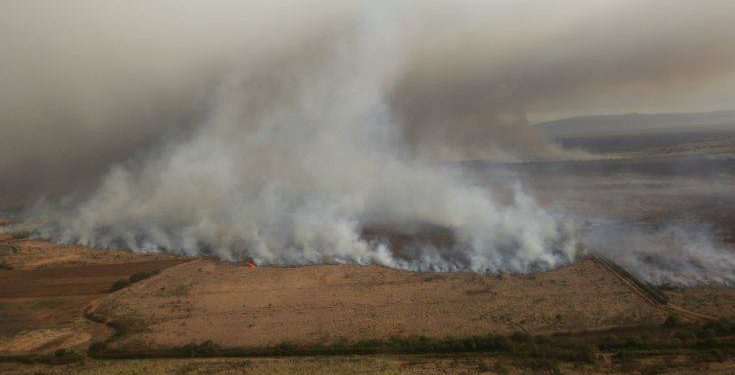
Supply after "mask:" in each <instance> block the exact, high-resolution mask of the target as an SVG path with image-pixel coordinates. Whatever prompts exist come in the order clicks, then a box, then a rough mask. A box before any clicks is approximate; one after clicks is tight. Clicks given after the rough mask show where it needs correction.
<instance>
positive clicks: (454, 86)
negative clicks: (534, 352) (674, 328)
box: [0, 0, 735, 272]
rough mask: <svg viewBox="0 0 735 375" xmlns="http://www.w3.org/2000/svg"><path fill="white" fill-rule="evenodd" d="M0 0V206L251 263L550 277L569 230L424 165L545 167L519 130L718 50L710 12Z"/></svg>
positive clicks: (721, 37)
mask: <svg viewBox="0 0 735 375" xmlns="http://www.w3.org/2000/svg"><path fill="white" fill-rule="evenodd" d="M0 7H2V9H0V10H2V11H1V12H0V43H1V44H0V50H2V53H3V55H4V56H7V61H4V62H3V63H2V64H3V65H4V66H3V68H7V69H1V71H2V73H0V87H3V89H2V90H1V91H0V92H1V94H0V95H2V99H3V100H0V113H2V116H0V121H2V128H0V174H1V175H2V176H5V177H6V179H7V182H6V183H3V184H2V191H0V196H2V199H3V200H4V202H0V203H6V204H13V203H17V202H28V201H30V200H31V199H35V198H38V197H39V196H45V195H48V196H51V197H52V198H53V197H58V196H70V197H71V198H69V200H68V201H66V202H64V203H60V204H58V205H53V207H51V206H50V205H48V204H44V205H42V206H40V208H38V209H36V210H34V211H32V214H31V216H33V218H32V219H30V220H33V221H35V222H36V223H40V228H42V230H41V231H42V234H43V235H44V236H46V237H49V238H53V239H56V240H60V241H73V242H79V243H82V244H85V245H90V246H125V247H129V248H133V249H139V250H147V251H156V250H161V249H165V250H168V251H181V252H185V253H190V254H193V253H198V252H201V251H203V249H204V250H206V251H209V252H211V253H214V254H217V255H219V256H221V257H224V258H228V259H240V258H242V257H246V256H247V257H253V258H254V259H255V260H256V261H258V262H262V263H280V264H291V263H314V262H324V261H334V262H358V263H379V264H385V265H391V266H396V267H403V268H411V269H438V270H457V269H471V270H476V271H500V270H510V271H519V272H528V271H531V270H535V269H546V268H550V267H554V266H556V265H559V264H563V263H566V262H569V261H571V260H572V259H574V257H575V256H576V255H575V251H574V249H575V241H574V235H573V231H572V230H571V229H570V227H571V224H570V223H567V222H566V221H565V220H563V219H561V218H559V217H558V216H557V215H556V214H554V213H551V212H548V211H546V210H544V209H543V208H541V207H539V206H538V205H537V204H536V203H535V202H534V200H533V199H532V198H531V197H529V196H528V195H526V194H524V193H523V191H522V190H521V189H516V190H515V192H514V194H513V196H512V197H511V198H509V199H504V198H501V197H498V196H496V195H495V194H494V193H493V192H491V191H488V190H487V189H486V188H485V187H480V186H476V185H473V184H471V183H469V182H463V181H467V179H465V178H463V176H461V175H460V174H459V173H460V172H458V171H455V170H452V169H451V168H450V167H446V166H438V165H437V163H435V161H437V160H457V159H468V158H487V157H493V158H497V159H501V158H502V159H514V160H529V159H539V158H560V157H565V155H568V154H567V151H565V150H562V149H559V148H558V147H556V146H555V145H552V144H550V143H548V142H546V140H545V139H543V137H542V136H541V135H539V134H538V133H535V132H534V131H533V130H532V129H531V128H529V127H528V126H527V125H528V124H529V122H530V121H531V120H529V119H530V118H542V117H544V116H550V115H553V114H557V113H565V112H570V111H575V110H578V108H580V107H585V108H591V109H594V110H599V109H601V108H602V109H604V108H605V107H601V106H600V105H599V103H601V102H606V103H607V102H609V105H610V106H611V107H610V108H618V107H620V104H621V100H612V101H610V100H609V99H610V98H619V96H620V90H622V89H625V90H627V91H626V93H630V94H632V95H631V96H632V98H631V99H625V100H630V101H631V102H634V103H637V104H636V105H639V106H640V105H643V106H646V108H657V106H660V105H661V99H660V95H655V94H656V93H657V92H658V91H659V90H660V89H662V88H665V87H670V86H671V85H680V84H685V85H693V84H696V85H700V86H701V87H705V88H707V87H710V86H711V87H715V88H716V85H715V84H714V83H713V82H721V81H722V79H724V78H723V77H725V78H727V77H731V76H733V66H732V64H731V61H733V58H735V48H733V43H735V35H734V34H735V32H734V31H733V30H732V28H731V27H729V22H730V20H729V17H727V15H728V14H732V10H735V9H732V8H733V5H732V3H731V2H725V1H722V2H716V1H713V2H709V3H708V4H707V5H701V4H700V5H694V4H691V3H690V2H684V1H673V2H672V1H652V2H648V3H646V4H645V5H641V4H639V3H638V2H634V1H622V2H620V1H617V2H613V1H600V2H592V3H591V4H589V3H588V2H577V1H569V2H565V3H564V4H556V5H553V6H552V5H539V4H537V2H535V1H521V2H515V3H513V4H507V3H501V2H493V1H490V2H476V1H456V2H443V1H429V2H418V1H416V2H411V1H399V2H395V3H394V4H391V5H386V4H375V3H374V2H362V1H319V2H303V1H287V0H284V1H277V2H249V1H245V2H243V1H226V0H221V1H214V2H213V1H196V0H193V1H188V2H186V3H185V4H182V3H181V2H174V1H158V2H153V3H151V2H149V1H140V0H131V1H127V2H125V3H120V2H117V3H112V2H109V3H100V2H98V1H91V0H71V1H67V2H64V3H63V4H62V3H48V2H41V1H32V0H31V1H22V2H21V1H6V2H4V3H3V5H2V6H0ZM662 13H663V14H665V17H660V16H659V15H660V14H662ZM651 19H655V20H657V21H656V22H649V21H650V20H651ZM694 19H697V20H698V21H694V22H695V23H694V24H691V20H694ZM684 21H686V22H687V23H688V24H689V26H691V27H689V28H688V33H687V35H686V37H685V38H682V37H681V35H680V33H679V30H680V27H681V23H682V22H684ZM728 79H729V78H728ZM712 85H714V86H712ZM713 90H714V89H713ZM591 91H592V92H595V93H596V94H595V95H590V94H589V92H591ZM715 91H717V90H715ZM712 92H713V91H712V90H710V91H708V90H706V89H702V90H692V92H689V93H688V94H687V98H688V99H692V97H693V98H694V99H692V100H690V102H694V103H697V100H699V101H701V102H702V103H705V102H706V103H708V105H711V102H712V101H711V100H710V99H711V95H712V94H711V93H712ZM718 92H719V91H718ZM668 99H671V98H668ZM705 99H706V100H705ZM625 100H623V101H625ZM669 101H670V100H669ZM628 108H630V107H628ZM71 193H74V194H72V195H69V194H71ZM52 200H53V199H52ZM373 226H382V227H389V228H392V229H394V230H396V231H398V232H402V233H416V232H421V231H423V230H426V229H425V228H448V230H449V231H450V233H451V236H450V237H451V241H450V242H451V246H448V247H447V246H444V247H442V246H433V245H431V244H428V245H427V244H424V245H422V247H421V249H419V250H417V249H410V248H407V249H397V248H395V246H390V243H389V241H387V240H385V239H382V238H379V237H378V238H366V236H365V235H364V234H365V232H366V231H369V229H370V228H371V227H373Z"/></svg>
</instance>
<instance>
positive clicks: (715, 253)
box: [583, 224, 735, 286]
mask: <svg viewBox="0 0 735 375" xmlns="http://www.w3.org/2000/svg"><path fill="white" fill-rule="evenodd" d="M584 237H585V238H584V240H583V241H584V242H585V244H586V245H587V246H589V247H590V248H592V249H595V250H596V251H600V252H602V253H603V254H605V255H606V256H608V257H609V258H611V259H612V260H614V261H615V262H616V263H618V264H620V265H622V266H623V267H625V269H627V270H630V271H632V272H633V273H634V274H635V275H636V277H638V278H639V279H641V280H644V281H646V282H648V283H651V284H653V285H671V286H692V285H697V284H722V285H735V256H733V253H732V250H730V249H728V248H727V247H726V246H725V245H724V244H722V243H721V242H720V241H719V240H718V239H717V237H716V236H715V235H714V232H713V230H712V229H711V228H708V227H707V226H703V225H701V224H700V225H694V224H669V225H666V226H665V227H663V228H659V229H655V228H649V227H646V226H641V225H634V224H619V225H612V226H604V227H601V228H599V229H597V230H590V231H587V232H586V233H585V236H584Z"/></svg>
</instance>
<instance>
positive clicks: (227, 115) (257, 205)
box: [44, 7, 575, 272]
mask: <svg viewBox="0 0 735 375" xmlns="http://www.w3.org/2000/svg"><path fill="white" fill-rule="evenodd" d="M393 11H395V10H394V9H386V8H385V7H381V8H379V9H365V10H364V11H363V12H361V18H360V19H358V20H357V21H356V22H355V23H354V24H353V25H352V26H351V27H349V28H347V29H345V30H344V32H342V33H340V34H339V35H338V36H336V37H334V38H331V39H328V40H320V41H319V42H318V44H316V45H313V46H311V48H314V52H313V55H311V56H308V58H306V59H304V54H303V52H302V51H299V52H298V54H297V55H296V56H293V55H291V54H289V53H284V54H281V55H275V57H273V58H271V59H266V60H264V61H260V62H259V63H257V64H250V65H248V64H244V65H243V66H241V67H240V68H238V69H237V71H236V72H234V73H233V74H232V75H230V76H228V77H227V78H226V79H225V81H224V82H223V83H222V85H221V87H220V89H219V90H218V95H217V98H216V100H214V101H213V103H212V106H211V112H210V114H209V116H208V117H207V119H206V121H204V123H202V124H201V126H200V127H199V128H198V129H197V130H196V132H195V133H194V134H193V136H192V137H191V138H190V139H188V140H186V141H183V142H174V143H171V144H168V145H167V146H166V147H164V148H162V150H161V151H160V152H157V153H155V154H154V155H153V156H151V157H149V158H147V159H145V160H143V161H142V162H140V163H136V164H134V165H132V164H131V165H127V166H123V167H118V168H115V169H114V170H113V171H112V172H111V173H109V175H108V176H107V177H106V178H105V180H104V183H103V185H102V187H101V188H100V189H99V190H98V191H97V192H96V193H95V194H94V195H93V196H92V197H91V198H90V199H88V200H86V201H84V202H83V203H81V204H80V205H78V206H77V207H76V208H75V209H73V211H71V212H68V211H65V212H64V211H63V212H62V213H60V214H59V215H58V218H59V219H58V222H56V223H54V225H53V226H51V227H47V229H46V230H45V233H44V234H45V235H46V236H48V237H52V238H54V239H57V240H62V241H73V242H79V243H82V244H84V245H89V246H103V247H109V246H124V247H129V248H133V249H139V250H148V251H155V250H159V249H167V250H169V251H182V252H185V253H188V254H196V253H199V252H201V251H202V249H208V251H210V252H212V253H214V254H216V255H218V256H221V257H224V258H228V259H241V258H243V257H246V256H247V257H252V258H253V259H254V260H255V261H256V262H259V263H276V264H304V263H316V262H338V263H346V262H356V263H361V264H365V263H377V264H384V265H388V266H394V267H402V268H410V269H433V270H458V269H468V270H476V271H491V272H493V271H498V270H511V271H518V272H526V271H529V270H532V269H545V268H549V267H553V266H556V265H558V264H562V263H565V262H569V261H570V260H571V259H573V258H574V248H575V244H574V241H573V239H572V237H571V236H570V235H569V231H568V229H569V228H567V227H565V224H564V223H563V222H560V221H559V220H557V219H556V218H554V217H553V216H552V215H550V214H549V213H547V212H545V211H544V210H542V209H541V208H539V207H538V206H537V205H536V204H535V203H534V201H533V200H532V199H531V198H530V197H528V196H526V195H524V194H523V193H522V192H520V191H517V192H516V194H515V197H514V198H513V200H512V202H510V203H507V204H501V203H499V202H497V201H495V200H494V199H493V197H492V195H491V193H490V192H488V191H487V190H485V189H484V188H481V187H478V186H471V185H468V184H465V183H463V182H462V179H461V178H460V177H459V176H457V175H455V174H454V172H452V171H451V170H447V169H443V168H442V167H439V166H436V165H432V164H430V163H428V162H425V161H422V160H420V159H417V158H416V157H413V156H410V155H409V154H408V153H405V152H403V151H402V148H401V144H402V141H401V139H400V138H401V131H400V125H399V124H398V123H397V121H396V119H395V118H394V117H393V116H392V113H391V108H390V107H389V106H388V104H387V102H386V96H387V95H388V93H389V92H390V91H391V89H392V87H391V85H393V84H394V82H395V81H396V77H397V75H398V74H400V72H401V69H402V68H403V64H404V63H405V62H406V56H405V53H404V46H405V44H406V43H407V41H406V38H410V36H411V32H410V30H408V31H407V29H406V25H403V24H401V23H400V19H399V18H396V17H394V16H393V15H392V12H393ZM399 28H400V32H399ZM44 216H45V217H48V213H47V212H44ZM373 224H376V225H380V226H383V227H389V228H393V229H396V230H401V231H405V230H409V231H410V230H412V228H414V229H415V228H422V227H438V228H447V229H448V230H449V231H451V233H452V237H453V239H452V245H451V246H450V247H451V248H449V249H446V248H445V249H441V248H439V247H434V246H432V245H431V244H429V243H426V244H423V245H421V248H420V249H392V248H390V246H389V244H388V243H387V241H384V240H382V239H381V237H380V236H378V237H375V238H371V239H365V238H364V236H362V233H363V231H365V230H366V229H367V228H368V227H369V226H370V225H373ZM402 251H406V252H411V256H407V255H405V254H402Z"/></svg>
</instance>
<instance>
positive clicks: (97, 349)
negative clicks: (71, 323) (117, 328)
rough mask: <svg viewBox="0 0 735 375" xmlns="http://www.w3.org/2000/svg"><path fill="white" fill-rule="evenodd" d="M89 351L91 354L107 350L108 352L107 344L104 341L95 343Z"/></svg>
mask: <svg viewBox="0 0 735 375" xmlns="http://www.w3.org/2000/svg"><path fill="white" fill-rule="evenodd" d="M87 350H88V351H89V352H90V353H99V352H104V351H105V350H107V344H105V343H104V342H102V341H95V342H93V343H91V344H89V348H88V349H87Z"/></svg>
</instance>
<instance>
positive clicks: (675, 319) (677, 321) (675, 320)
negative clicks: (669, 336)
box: [664, 314, 681, 328]
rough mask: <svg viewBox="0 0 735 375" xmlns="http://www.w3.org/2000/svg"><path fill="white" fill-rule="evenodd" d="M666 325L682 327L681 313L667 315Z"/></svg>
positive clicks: (668, 326) (667, 326)
mask: <svg viewBox="0 0 735 375" xmlns="http://www.w3.org/2000/svg"><path fill="white" fill-rule="evenodd" d="M664 327H666V328H676V327H681V318H680V317H679V315H676V314H671V315H669V316H667V317H666V320H665V321H664Z"/></svg>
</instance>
